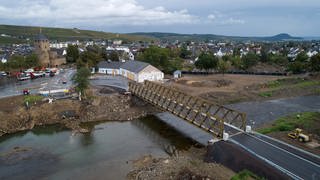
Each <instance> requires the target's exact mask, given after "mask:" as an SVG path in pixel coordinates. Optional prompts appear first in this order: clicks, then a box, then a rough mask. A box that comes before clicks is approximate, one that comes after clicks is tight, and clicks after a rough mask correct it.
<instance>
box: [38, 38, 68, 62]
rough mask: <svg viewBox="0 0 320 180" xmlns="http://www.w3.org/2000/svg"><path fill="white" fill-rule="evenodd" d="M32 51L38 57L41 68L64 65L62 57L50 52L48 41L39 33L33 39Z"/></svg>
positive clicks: (64, 60)
mask: <svg viewBox="0 0 320 180" xmlns="http://www.w3.org/2000/svg"><path fill="white" fill-rule="evenodd" d="M34 51H35V53H36V54H37V55H38V58H39V63H40V65H41V66H44V67H56V66H59V65H61V64H65V63H66V58H65V57H64V56H59V55H58V53H57V52H56V51H51V50H50V42H49V39H48V38H47V37H46V36H45V35H43V34H41V33H40V34H38V35H37V36H36V37H35V39H34Z"/></svg>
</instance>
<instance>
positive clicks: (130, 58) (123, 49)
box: [106, 46, 134, 61]
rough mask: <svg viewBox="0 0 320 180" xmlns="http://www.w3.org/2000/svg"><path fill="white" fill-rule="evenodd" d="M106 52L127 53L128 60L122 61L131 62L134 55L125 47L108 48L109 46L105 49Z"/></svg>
mask: <svg viewBox="0 0 320 180" xmlns="http://www.w3.org/2000/svg"><path fill="white" fill-rule="evenodd" d="M106 50H107V51H121V52H123V53H127V55H128V58H129V59H124V60H131V61H133V60H134V54H133V53H132V52H131V51H130V49H129V48H128V47H125V46H119V47H110V46H108V47H107V48H106Z"/></svg>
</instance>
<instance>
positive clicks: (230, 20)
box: [221, 17, 245, 25]
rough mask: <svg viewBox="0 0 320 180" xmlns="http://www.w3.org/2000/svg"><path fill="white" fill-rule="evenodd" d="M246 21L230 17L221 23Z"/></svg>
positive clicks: (241, 22) (242, 22)
mask: <svg viewBox="0 0 320 180" xmlns="http://www.w3.org/2000/svg"><path fill="white" fill-rule="evenodd" d="M244 23H245V21H244V20H243V19H234V18H232V17H231V18H229V19H227V20H224V21H222V22H221V24H231V25H232V24H244Z"/></svg>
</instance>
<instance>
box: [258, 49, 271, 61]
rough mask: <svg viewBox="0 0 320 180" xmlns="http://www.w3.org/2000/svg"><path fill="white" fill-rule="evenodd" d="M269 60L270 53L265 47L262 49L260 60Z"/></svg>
mask: <svg viewBox="0 0 320 180" xmlns="http://www.w3.org/2000/svg"><path fill="white" fill-rule="evenodd" d="M269 60H270V58H269V54H268V53H267V52H266V50H265V49H261V55H260V61H261V62H264V63H266V62H269Z"/></svg>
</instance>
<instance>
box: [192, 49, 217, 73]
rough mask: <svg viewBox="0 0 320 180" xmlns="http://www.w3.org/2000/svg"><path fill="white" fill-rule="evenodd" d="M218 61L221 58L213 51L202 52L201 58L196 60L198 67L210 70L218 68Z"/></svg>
mask: <svg viewBox="0 0 320 180" xmlns="http://www.w3.org/2000/svg"><path fill="white" fill-rule="evenodd" d="M218 61H219V59H218V58H217V57H216V56H214V55H213V54H212V53H202V54H200V56H199V59H198V60H197V61H196V62H195V66H196V67H197V68H198V69H205V70H206V71H208V70H209V69H214V68H216V67H217V65H218Z"/></svg>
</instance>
